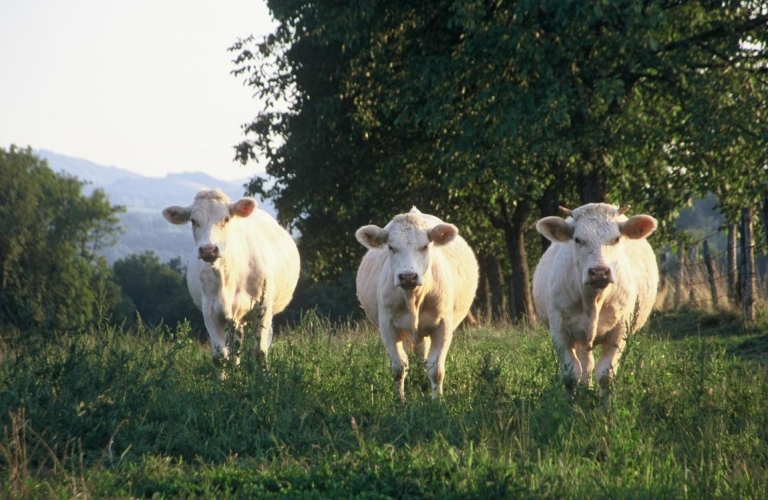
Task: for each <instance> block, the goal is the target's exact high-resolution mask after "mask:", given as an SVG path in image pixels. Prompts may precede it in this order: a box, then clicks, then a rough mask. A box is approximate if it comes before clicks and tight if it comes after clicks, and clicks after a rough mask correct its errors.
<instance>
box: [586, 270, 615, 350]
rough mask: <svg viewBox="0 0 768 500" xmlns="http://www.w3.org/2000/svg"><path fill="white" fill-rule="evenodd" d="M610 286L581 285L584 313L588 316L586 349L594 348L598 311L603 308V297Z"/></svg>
mask: <svg viewBox="0 0 768 500" xmlns="http://www.w3.org/2000/svg"><path fill="white" fill-rule="evenodd" d="M612 287H613V285H608V286H607V287H605V288H603V289H595V288H592V287H591V286H583V287H582V290H581V301H582V304H583V306H584V314H585V315H586V316H587V317H588V318H589V325H588V327H587V331H586V332H585V334H586V337H587V338H586V343H587V350H588V351H591V350H592V349H593V348H594V344H595V339H597V328H598V326H599V324H600V311H601V310H602V309H603V303H604V302H605V298H606V297H607V296H608V295H610V293H609V290H610V289H611V288H612Z"/></svg>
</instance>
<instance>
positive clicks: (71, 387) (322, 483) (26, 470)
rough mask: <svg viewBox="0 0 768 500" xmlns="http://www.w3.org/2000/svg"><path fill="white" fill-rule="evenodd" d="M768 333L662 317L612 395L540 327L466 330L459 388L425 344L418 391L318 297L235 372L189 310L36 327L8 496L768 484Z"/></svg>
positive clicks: (759, 492)
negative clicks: (435, 394)
mask: <svg viewBox="0 0 768 500" xmlns="http://www.w3.org/2000/svg"><path fill="white" fill-rule="evenodd" d="M761 332H762V333H761ZM765 338H766V337H765V328H764V327H763V328H762V329H759V331H757V333H755V332H753V333H751V334H749V335H747V334H745V333H744V332H743V331H742V330H741V327H740V324H739V323H738V321H736V320H734V321H733V322H732V323H727V322H726V323H723V322H722V321H711V318H710V317H708V316H701V315H699V314H695V313H691V312H686V313H683V314H679V315H665V316H660V317H655V318H652V320H651V322H650V325H649V326H648V327H647V328H646V330H645V331H643V332H641V333H640V334H639V335H637V336H635V337H634V338H632V339H631V341H630V343H629V346H628V349H627V352H626V353H625V356H624V363H623V366H622V367H621V368H620V370H619V372H618V376H617V380H616V389H615V391H614V393H613V398H612V400H611V403H610V405H609V406H607V407H604V406H601V405H600V404H599V397H598V395H597V393H596V392H592V391H589V390H583V391H581V392H578V393H577V394H576V398H575V401H574V402H572V403H571V402H569V401H568V400H567V399H566V398H565V395H564V390H563V388H562V383H561V381H560V380H559V376H558V366H557V356H556V354H555V352H554V350H553V348H552V346H551V341H550V340H549V337H548V335H547V334H546V332H544V331H542V330H535V329H517V330H516V329H511V328H503V329H500V328H484V327H471V328H468V329H465V330H463V331H460V332H458V334H457V336H456V339H455V341H454V344H453V346H452V348H451V351H450V353H449V357H448V363H447V375H446V381H445V396H444V398H443V399H442V400H441V401H439V402H434V401H432V400H431V398H430V390H429V382H428V380H427V377H426V374H425V373H424V370H423V369H422V367H419V365H418V363H417V362H416V361H415V360H414V362H413V363H412V364H411V366H412V368H411V371H410V373H409V375H408V378H407V382H406V396H407V398H408V402H406V403H397V402H395V401H394V400H393V396H392V390H391V388H392V379H391V374H390V370H389V365H388V361H387V356H386V353H385V352H384V349H383V346H382V345H381V341H380V340H379V337H378V334H377V332H376V331H375V330H374V329H372V328H370V327H369V326H367V325H366V324H362V323H349V324H347V325H344V326H342V327H331V325H329V324H328V323H327V322H325V321H324V320H322V319H320V318H318V317H317V316H314V315H312V314H309V315H306V316H305V317H304V318H303V320H302V321H301V322H300V323H299V324H298V326H296V327H295V328H293V329H292V330H290V331H284V332H282V333H281V334H280V335H279V336H278V337H277V338H276V340H275V343H274V344H273V347H272V349H271V350H270V353H269V360H268V367H267V369H266V370H264V369H263V368H262V367H261V366H260V365H259V364H258V363H257V362H255V360H252V358H250V357H249V356H247V355H244V356H243V360H242V362H241V364H240V366H239V367H229V368H228V369H229V376H228V377H227V378H225V379H223V380H222V379H220V378H219V377H218V372H217V368H216V367H214V365H213V363H212V362H211V359H210V350H209V349H208V347H207V346H204V345H198V344H197V343H196V342H194V341H192V340H190V339H189V336H188V332H187V331H185V329H184V328H181V329H179V331H169V330H167V329H156V330H141V331H123V330H121V329H115V328H108V327H104V328H102V329H99V331H89V332H83V334H82V335H80V336H77V337H59V338H55V339H54V340H53V341H50V342H47V343H44V344H43V343H40V342H38V341H36V340H35V339H34V338H33V337H26V338H24V337H17V338H14V339H10V340H5V341H4V343H3V344H2V346H0V352H2V353H3V354H2V359H0V411H1V412H2V414H0V427H1V428H2V437H1V438H0V497H3V498H10V499H15V498H25V499H26V498H73V497H81V498H105V497H108V498H257V497H258V498H272V497H275V498H277V497H280V498H352V497H354V498H740V499H742V498H747V499H748V498H764V495H765V492H766V491H768V446H766V439H767V438H768V412H766V411H765V401H768V373H767V370H766V361H768V360H766V357H765V356H764V353H765V352H766V350H765V347H766V346H768V342H765V341H764V339H765ZM225 369H226V368H225Z"/></svg>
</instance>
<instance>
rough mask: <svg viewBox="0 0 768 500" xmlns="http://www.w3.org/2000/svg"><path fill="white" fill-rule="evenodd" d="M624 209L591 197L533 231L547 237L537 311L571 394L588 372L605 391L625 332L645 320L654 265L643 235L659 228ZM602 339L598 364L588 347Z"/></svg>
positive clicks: (587, 380)
mask: <svg viewBox="0 0 768 500" xmlns="http://www.w3.org/2000/svg"><path fill="white" fill-rule="evenodd" d="M628 209H629V206H628V205H625V206H622V207H621V208H619V207H616V206H613V205H607V204H604V203H590V204H588V205H584V206H581V207H579V208H577V209H574V210H573V211H570V210H568V209H565V208H562V207H561V210H563V211H564V212H565V213H566V214H568V215H570V217H569V218H568V219H566V220H563V219H561V218H560V217H545V218H543V219H541V220H540V221H538V222H537V223H536V230H537V231H538V232H540V233H541V234H542V235H544V236H545V237H546V238H547V239H549V240H550V241H552V244H551V245H550V247H549V248H548V249H547V251H546V252H544V255H543V256H542V257H541V261H540V262H539V265H538V266H537V267H536V271H535V273H534V275H533V299H534V304H535V307H536V312H537V314H538V315H539V317H540V318H541V319H542V320H543V321H544V323H545V324H546V325H548V326H549V329H550V333H551V335H552V341H553V342H554V345H555V348H556V349H557V351H558V353H559V355H560V361H561V370H562V372H561V373H562V376H563V379H564V381H565V385H566V388H567V390H568V394H569V395H571V396H572V395H573V389H574V386H575V385H576V383H577V382H581V383H582V384H585V385H587V386H589V385H591V376H592V371H593V370H595V368H596V370H595V378H596V379H597V382H598V384H599V386H600V390H601V393H603V394H605V393H606V390H607V389H608V388H609V387H610V385H611V383H612V381H613V378H614V376H615V374H616V370H617V369H618V366H619V360H620V358H621V354H622V350H623V349H624V345H625V343H626V339H627V337H628V336H629V335H630V334H632V333H634V332H635V331H636V330H637V329H638V328H640V327H642V326H643V325H644V324H645V322H646V321H647V319H648V316H649V315H650V314H651V310H652V308H653V305H654V301H655V298H656V289H657V287H658V282H659V272H658V268H657V266H656V257H655V255H654V253H653V249H652V248H651V245H650V244H649V243H648V241H647V240H646V239H645V238H646V237H647V236H648V235H650V234H651V233H652V232H653V231H654V230H655V229H656V219H654V218H653V217H651V216H649V215H635V216H634V217H631V218H629V219H628V218H627V217H626V216H625V215H624V213H625V212H626V211H627V210H628ZM595 345H602V350H601V353H600V358H599V359H598V362H597V367H595V362H594V358H593V355H592V350H593V348H594V346H595Z"/></svg>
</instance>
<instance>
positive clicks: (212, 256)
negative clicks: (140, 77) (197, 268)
mask: <svg viewBox="0 0 768 500" xmlns="http://www.w3.org/2000/svg"><path fill="white" fill-rule="evenodd" d="M197 255H198V257H200V258H201V259H203V260H204V261H206V262H213V261H215V260H216V259H218V258H219V247H217V246H216V245H200V247H199V248H198V249H197Z"/></svg>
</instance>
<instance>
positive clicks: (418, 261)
mask: <svg viewBox="0 0 768 500" xmlns="http://www.w3.org/2000/svg"><path fill="white" fill-rule="evenodd" d="M457 234H459V230H458V229H457V228H456V226H454V225H453V224H446V223H439V224H437V225H434V226H433V227H430V224H428V223H427V222H426V221H425V220H424V216H423V215H422V214H421V212H419V211H418V210H416V209H414V210H411V212H410V213H407V214H401V215H397V216H395V218H394V219H392V221H391V222H390V223H389V224H387V225H386V227H384V229H381V228H380V227H378V226H363V227H361V228H360V229H358V230H357V232H356V233H355V237H356V238H357V241H359V242H360V243H362V244H363V246H365V247H366V248H369V249H373V248H380V249H386V251H387V252H388V261H389V267H390V269H391V270H392V273H393V274H394V286H398V287H401V288H402V289H404V290H413V289H415V288H416V287H419V286H421V285H423V284H424V275H425V274H426V273H427V271H428V270H429V264H430V249H431V247H432V245H438V246H439V245H445V244H447V243H450V242H451V241H453V239H454V238H455V237H456V235H457Z"/></svg>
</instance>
